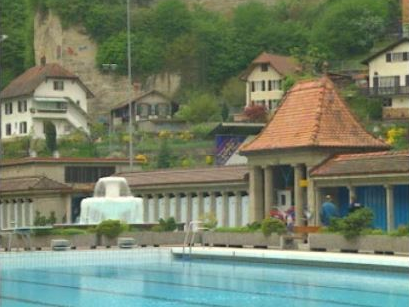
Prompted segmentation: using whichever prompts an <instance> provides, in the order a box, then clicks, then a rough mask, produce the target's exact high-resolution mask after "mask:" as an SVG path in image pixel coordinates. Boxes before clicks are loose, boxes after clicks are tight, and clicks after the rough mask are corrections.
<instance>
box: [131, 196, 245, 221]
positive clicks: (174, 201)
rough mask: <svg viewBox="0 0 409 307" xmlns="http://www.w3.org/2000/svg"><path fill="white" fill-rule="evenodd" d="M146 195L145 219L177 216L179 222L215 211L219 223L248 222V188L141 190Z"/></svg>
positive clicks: (156, 219)
mask: <svg viewBox="0 0 409 307" xmlns="http://www.w3.org/2000/svg"><path fill="white" fill-rule="evenodd" d="M136 196H138V197H141V198H142V199H143V207H144V217H143V220H144V222H145V223H157V222H158V220H159V219H160V218H162V219H167V218H169V217H174V218H175V220H176V222H178V223H189V222H190V221H192V220H197V219H199V217H201V216H203V215H204V214H206V213H209V212H211V213H213V214H214V215H215V217H216V219H217V221H218V224H217V226H218V227H238V226H244V225H246V224H248V223H249V222H250V221H249V214H248V213H249V197H248V193H247V191H246V190H231V191H221V192H218V191H209V192H203V191H200V192H168V193H166V192H163V193H139V194H136Z"/></svg>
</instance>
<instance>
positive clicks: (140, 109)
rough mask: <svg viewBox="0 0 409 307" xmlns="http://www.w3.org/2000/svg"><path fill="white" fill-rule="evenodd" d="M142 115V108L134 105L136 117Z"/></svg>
mask: <svg viewBox="0 0 409 307" xmlns="http://www.w3.org/2000/svg"><path fill="white" fill-rule="evenodd" d="M141 113H142V106H141V105H140V104H137V105H136V115H141Z"/></svg>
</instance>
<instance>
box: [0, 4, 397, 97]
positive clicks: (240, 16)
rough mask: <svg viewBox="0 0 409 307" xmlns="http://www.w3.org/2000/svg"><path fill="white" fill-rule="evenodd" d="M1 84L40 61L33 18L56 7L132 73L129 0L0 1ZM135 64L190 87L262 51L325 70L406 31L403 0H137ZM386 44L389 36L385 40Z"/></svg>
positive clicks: (137, 70)
mask: <svg viewBox="0 0 409 307" xmlns="http://www.w3.org/2000/svg"><path fill="white" fill-rule="evenodd" d="M0 3H1V16H0V17H1V19H0V23H1V24H0V26H1V29H2V33H3V34H7V35H8V39H7V40H5V41H3V42H2V43H1V46H0V47H1V60H0V61H1V62H0V65H1V69H2V70H1V74H2V77H1V87H4V86H5V84H7V83H8V82H9V81H10V80H11V79H12V78H13V77H15V76H16V75H18V74H20V73H21V72H22V71H24V69H26V68H27V67H29V66H32V65H33V16H34V13H35V12H36V11H37V10H40V11H42V12H45V13H46V12H47V10H52V11H54V12H56V13H57V14H58V15H59V16H60V18H61V20H62V24H63V26H64V27H69V26H70V25H73V24H81V25H83V26H84V27H85V29H86V31H87V33H88V34H89V35H90V37H92V39H93V40H95V41H96V42H97V43H98V44H99V50H98V55H97V62H98V63H99V64H101V63H117V64H118V73H120V74H126V2H125V1H124V0H18V1H16V0H0ZM131 3H132V4H133V6H132V14H131V26H132V34H131V36H132V37H131V39H132V67H133V72H134V74H135V75H136V76H138V78H139V79H141V80H144V78H146V77H147V76H149V75H151V74H155V73H158V72H162V71H168V72H178V73H181V74H182V77H183V81H184V85H185V86H184V88H190V89H192V88H194V89H201V90H206V91H212V92H216V93H217V92H219V91H220V90H221V89H222V87H223V85H224V84H225V83H226V82H227V81H228V80H229V79H230V78H231V77H235V76H237V75H238V74H239V73H240V72H241V71H242V70H243V69H244V68H245V67H246V66H247V65H248V63H249V62H250V61H251V60H252V59H253V58H254V57H255V56H257V55H258V54H259V53H260V52H261V51H264V50H267V51H270V52H274V53H280V54H284V55H293V56H295V57H297V58H299V59H300V61H301V62H303V63H307V64H310V65H309V67H310V68H311V69H312V70H314V69H319V67H320V63H321V62H322V61H323V60H324V59H325V60H329V61H333V62H334V63H336V61H338V60H346V59H354V58H357V57H361V58H362V56H364V55H366V54H367V53H368V52H369V51H370V50H371V48H373V47H374V45H375V44H377V43H379V41H381V42H382V41H385V38H386V39H388V38H389V39H393V38H394V34H395V33H396V32H397V31H398V28H399V27H398V20H399V16H400V13H399V1H398V0H322V1H310V0H281V1H279V2H278V3H277V4H275V5H274V6H266V5H264V4H261V3H258V2H256V1H249V2H248V3H247V4H244V5H241V6H238V7H237V8H236V9H234V10H233V12H232V14H230V15H229V16H224V15H222V14H220V13H218V12H211V11H207V10H205V9H204V8H202V7H200V6H195V7H194V8H193V9H190V10H189V9H188V8H187V6H186V5H185V3H183V2H181V1H179V0H168V1H162V2H160V3H159V4H158V5H156V6H154V7H138V6H136V4H137V1H132V0H131ZM384 43H386V42H384Z"/></svg>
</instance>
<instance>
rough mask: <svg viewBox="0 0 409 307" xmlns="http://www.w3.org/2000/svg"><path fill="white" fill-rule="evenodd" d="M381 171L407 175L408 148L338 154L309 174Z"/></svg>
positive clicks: (408, 168) (356, 173)
mask: <svg viewBox="0 0 409 307" xmlns="http://www.w3.org/2000/svg"><path fill="white" fill-rule="evenodd" d="M383 173H406V174H408V175H409V150H404V151H383V152H371V153H362V154H346V155H338V156H336V157H334V158H332V159H329V160H328V161H326V162H324V163H323V164H321V165H319V166H317V167H316V168H314V169H313V170H312V172H311V175H312V176H314V177H320V176H340V175H360V174H365V175H367V174H383ZM408 181H409V176H408Z"/></svg>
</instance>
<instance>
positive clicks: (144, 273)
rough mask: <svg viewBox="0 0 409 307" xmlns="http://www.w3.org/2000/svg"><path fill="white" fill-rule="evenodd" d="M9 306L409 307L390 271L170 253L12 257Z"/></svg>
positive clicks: (1, 266)
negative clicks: (185, 257)
mask: <svg viewBox="0 0 409 307" xmlns="http://www.w3.org/2000/svg"><path fill="white" fill-rule="evenodd" d="M0 283H1V292H0V295H1V303H0V306H1V307H8V306H13V307H14V306H87V307H88V306H110V307H114V306H178V307H187V306H220V307H222V306H223V307H224V306H226V307H227V306H234V307H238V306H263V307H265V306H285V307H287V306H307V307H308V306H325V307H331V306H362V307H364V306H365V307H366V306H379V307H386V306H393V307H400V306H402V307H408V306H409V276H408V275H407V274H399V273H390V272H373V271H359V270H347V269H330V268H328V269H327V268H314V267H304V266H290V265H267V264H254V263H251V264H250V263H243V262H240V263H238V262H224V261H210V260H206V261H205V260H192V261H182V260H177V259H173V258H172V257H171V255H170V251H169V250H164V249H148V248H146V249H135V250H128V251H114V250H112V251H106V250H104V251H83V252H80V251H79V252H74V251H73V252H62V253H55V252H48V253H47V252H33V253H9V254H6V255H1V257H0Z"/></svg>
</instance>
